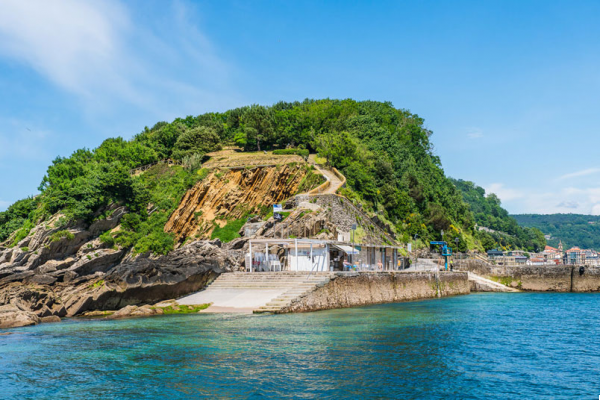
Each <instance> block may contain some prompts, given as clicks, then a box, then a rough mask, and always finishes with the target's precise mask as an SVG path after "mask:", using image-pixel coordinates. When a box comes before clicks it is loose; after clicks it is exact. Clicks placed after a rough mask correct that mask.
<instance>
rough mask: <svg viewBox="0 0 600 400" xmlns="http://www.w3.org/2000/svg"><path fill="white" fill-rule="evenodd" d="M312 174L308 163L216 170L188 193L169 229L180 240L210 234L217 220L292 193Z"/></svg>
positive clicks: (220, 221)
mask: <svg viewBox="0 0 600 400" xmlns="http://www.w3.org/2000/svg"><path fill="white" fill-rule="evenodd" d="M311 174H312V171H311V169H310V167H309V166H308V165H307V164H305V163H292V164H286V165H278V166H269V167H256V168H253V169H246V168H240V169H225V170H222V171H221V170H213V171H212V172H211V173H210V175H208V176H207V177H206V178H205V179H204V180H202V181H201V182H199V183H198V184H197V185H196V186H194V187H193V188H192V189H190V190H189V191H188V192H187V193H186V194H185V196H184V198H183V200H182V201H181V204H180V205H179V207H178V208H177V210H175V212H173V214H172V215H171V218H170V219H169V221H168V222H167V224H166V225H165V231H166V232H172V233H174V234H175V237H176V239H177V240H178V241H179V242H183V241H184V240H185V239H186V238H188V237H198V238H207V237H209V236H210V233H211V232H212V230H213V229H214V226H215V225H214V224H215V223H217V224H221V225H224V224H225V223H226V221H227V220H230V219H238V218H240V217H242V216H243V215H245V214H247V213H258V212H259V211H260V210H261V207H271V206H272V205H273V204H276V203H279V202H281V201H283V200H286V199H288V198H290V197H292V196H293V195H295V194H296V193H297V191H298V190H299V189H300V188H301V187H304V184H303V182H306V178H307V177H308V176H310V175H311ZM318 182H319V181H318V180H317V181H315V183H317V184H318ZM308 188H310V185H309V186H308Z"/></svg>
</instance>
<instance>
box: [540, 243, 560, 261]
mask: <svg viewBox="0 0 600 400" xmlns="http://www.w3.org/2000/svg"><path fill="white" fill-rule="evenodd" d="M558 247H559V248H558V249H555V248H554V247H551V246H546V248H545V249H544V251H542V257H544V260H546V261H547V262H553V263H555V264H560V263H561V262H562V259H563V252H562V242H560V244H559V245H558Z"/></svg>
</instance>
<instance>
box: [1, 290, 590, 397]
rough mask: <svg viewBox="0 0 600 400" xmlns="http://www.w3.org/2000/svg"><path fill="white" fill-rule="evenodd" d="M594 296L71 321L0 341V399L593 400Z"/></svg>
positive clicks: (481, 297)
mask: <svg viewBox="0 0 600 400" xmlns="http://www.w3.org/2000/svg"><path fill="white" fill-rule="evenodd" d="M599 328H600V294H571V293H565V294H559V293H522V294H521V293H519V294H500V293H498V294H496V293H494V294H473V295H469V296H460V297H453V298H446V299H436V300H428V301H421V302H412V303H400V304H387V305H380V306H371V307H363V308H353V309H345V310H333V311H324V312H317V313H308V314H291V315H265V316H250V315H211V314H201V315H179V316H178V315H174V316H162V317H155V318H145V319H129V320H120V321H79V320H70V321H65V322H62V323H58V324H42V325H39V326H34V327H27V328H20V329H14V330H12V331H11V332H14V334H12V335H8V336H0V398H3V399H4V398H7V399H9V398H10V399H13V398H14V399H46V398H64V399H88V398H89V399H92V398H106V399H162V398H168V399H183V398H225V399H233V398H242V399H269V398H272V399H278V398H298V399H302V398H319V399H325V398H330V399H339V398H403V399H410V398H415V399H416V398H419V399H421V398H450V399H453V398H461V399H468V398H473V399H475V398H479V399H483V398H510V399H514V398H527V399H534V398H549V397H551V398H589V399H596V398H598V395H600V367H599V365H600V340H599V336H598V333H599Z"/></svg>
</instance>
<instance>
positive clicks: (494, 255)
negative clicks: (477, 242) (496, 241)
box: [487, 249, 504, 259]
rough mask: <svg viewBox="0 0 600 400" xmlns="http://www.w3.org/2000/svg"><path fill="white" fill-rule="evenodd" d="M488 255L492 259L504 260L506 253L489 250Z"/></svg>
mask: <svg viewBox="0 0 600 400" xmlns="http://www.w3.org/2000/svg"><path fill="white" fill-rule="evenodd" d="M487 255H488V257H489V258H491V259H496V258H502V257H504V252H503V251H501V250H498V249H493V250H488V251H487Z"/></svg>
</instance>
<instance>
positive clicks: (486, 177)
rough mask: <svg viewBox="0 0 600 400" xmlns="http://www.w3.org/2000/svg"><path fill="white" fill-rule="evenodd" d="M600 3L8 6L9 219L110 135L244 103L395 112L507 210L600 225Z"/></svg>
mask: <svg viewBox="0 0 600 400" xmlns="http://www.w3.org/2000/svg"><path fill="white" fill-rule="evenodd" d="M599 50H600V2H597V1H590V2H586V1H577V2H569V1H483V2H482V1H451V2H450V1H418V2H417V1H415V2H408V1H391V2H385V1H364V2H358V1H356V2H349V1H325V2H321V1H319V2H317V1H314V2H312V1H303V2H292V1H232V2H226V1H212V2H203V1H198V2H187V1H177V2H173V3H168V2H164V1H146V0H144V1H141V0H140V1H122V2H120V1H110V0H109V1H106V0H105V1H75V0H63V1H58V0H57V1H52V2H48V1H44V0H30V1H27V2H24V1H21V0H3V1H2V2H0V93H1V94H2V95H1V96H0V210H1V209H4V208H6V207H7V206H8V205H9V204H10V203H12V202H14V201H15V200H18V199H20V198H23V197H26V196H28V195H31V194H34V193H36V188H37V186H38V184H39V182H40V181H41V179H42V177H43V175H44V173H45V170H46V168H47V166H48V165H49V163H50V162H51V161H52V160H53V159H54V158H55V157H56V156H58V155H61V156H68V155H69V154H71V152H73V151H74V150H75V149H77V148H81V147H88V148H94V147H96V146H98V145H99V144H100V143H101V142H102V140H103V139H105V138H107V137H114V136H123V137H125V138H130V137H131V136H133V135H134V134H136V133H137V132H140V131H141V130H142V129H143V128H144V126H152V125H153V124H154V123H155V122H157V121H161V120H166V121H171V120H173V119H174V118H176V117H179V116H186V115H197V114H201V113H204V112H207V111H224V110H226V109H228V108H232V107H237V106H241V105H246V104H252V103H259V104H272V103H275V102H277V101H279V100H288V101H292V100H302V99H304V98H324V97H329V98H349V97H350V98H354V99H358V100H366V99H371V100H381V101H391V102H392V103H393V104H394V105H395V106H396V107H398V108H406V109H409V110H411V111H412V112H414V113H417V114H419V115H420V116H421V117H423V118H425V121H426V125H427V127H428V128H429V129H431V130H432V131H433V132H434V135H433V137H432V140H433V142H434V144H435V151H436V153H437V154H438V155H439V156H440V157H441V159H442V164H443V166H444V169H445V171H446V173H447V174H448V175H450V176H452V177H456V178H462V179H467V180H472V181H474V182H476V183H477V184H479V185H480V186H483V187H485V188H486V189H488V190H490V191H493V192H495V193H497V194H498V195H499V196H500V198H501V199H502V201H503V204H504V206H505V207H506V208H507V209H508V210H509V211H510V212H512V213H523V212H534V213H552V212H573V213H585V214H592V213H593V214H600V180H599V178H600V161H599V157H598V156H597V153H598V150H599V149H600V134H599V132H598V130H599V128H598V127H599V126H600V112H599V110H600V95H599V93H600V90H599V89H600V51H599Z"/></svg>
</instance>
